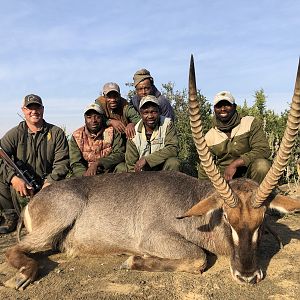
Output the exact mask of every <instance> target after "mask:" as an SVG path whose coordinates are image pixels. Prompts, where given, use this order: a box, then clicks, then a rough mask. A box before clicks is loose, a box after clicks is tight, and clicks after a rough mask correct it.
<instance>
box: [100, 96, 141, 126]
mask: <svg viewBox="0 0 300 300" xmlns="http://www.w3.org/2000/svg"><path fill="white" fill-rule="evenodd" d="M95 102H96V103H97V104H99V105H100V106H101V107H102V108H103V110H104V112H105V117H106V118H107V120H106V122H108V121H109V119H116V120H120V121H122V122H123V124H124V125H125V126H127V125H128V124H129V123H133V124H137V123H138V121H139V120H140V119H141V117H140V115H139V113H138V112H137V111H136V110H135V108H134V107H133V106H132V105H129V103H128V102H127V100H125V99H124V98H122V97H121V98H120V99H119V105H118V108H117V109H116V111H112V110H111V109H110V108H109V106H108V103H107V101H106V98H105V97H104V96H100V97H98V98H97V99H96V100H95ZM107 125H108V124H107Z"/></svg>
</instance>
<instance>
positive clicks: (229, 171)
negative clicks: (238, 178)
mask: <svg viewBox="0 0 300 300" xmlns="http://www.w3.org/2000/svg"><path fill="white" fill-rule="evenodd" d="M244 165H245V163H244V161H243V160H242V159H241V158H238V159H236V160H234V161H233V162H232V163H231V164H230V165H229V166H227V167H226V168H225V171H224V178H225V180H226V181H230V180H232V178H233V176H234V174H235V173H236V170H237V168H238V167H242V166H244Z"/></svg>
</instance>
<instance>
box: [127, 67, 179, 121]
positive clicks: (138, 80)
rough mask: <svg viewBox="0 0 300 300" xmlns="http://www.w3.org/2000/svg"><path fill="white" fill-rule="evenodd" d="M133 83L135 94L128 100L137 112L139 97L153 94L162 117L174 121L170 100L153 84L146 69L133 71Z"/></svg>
mask: <svg viewBox="0 0 300 300" xmlns="http://www.w3.org/2000/svg"><path fill="white" fill-rule="evenodd" d="M133 84H134V87H135V91H136V95H134V96H133V98H132V99H131V101H130V104H131V105H132V106H133V107H134V108H135V110H136V111H137V112H139V103H140V101H141V99H142V98H143V97H145V96H148V95H153V96H155V97H156V98H157V99H158V102H159V107H160V113H161V115H162V116H164V117H168V118H170V119H172V121H174V117H175V115H174V110H173V108H172V106H171V103H170V101H169V100H168V99H167V98H166V97H165V96H163V95H162V94H161V93H160V92H159V90H158V89H157V88H156V86H155V85H154V80H153V77H152V76H151V74H150V72H149V71H148V70H146V69H141V70H138V71H136V72H135V74H134V76H133Z"/></svg>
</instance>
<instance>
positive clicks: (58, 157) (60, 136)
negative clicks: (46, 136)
mask: <svg viewBox="0 0 300 300" xmlns="http://www.w3.org/2000/svg"><path fill="white" fill-rule="evenodd" d="M55 127H56V126H55ZM56 129H57V131H54V130H51V131H49V132H50V133H51V134H52V136H54V137H53V138H54V159H53V163H52V172H51V173H50V174H48V175H47V177H46V181H47V182H48V183H53V181H58V180H61V179H64V178H65V177H66V175H67V174H68V172H69V166H70V160H69V146H68V140H67V138H66V135H65V133H64V131H63V130H62V129H61V128H58V127H56Z"/></svg>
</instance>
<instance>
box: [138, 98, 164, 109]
mask: <svg viewBox="0 0 300 300" xmlns="http://www.w3.org/2000/svg"><path fill="white" fill-rule="evenodd" d="M147 102H152V103H155V104H156V105H158V106H159V101H158V99H157V98H156V97H155V96H152V95H148V96H145V97H143V98H142V99H141V101H140V106H139V109H141V107H142V106H143V105H144V104H145V103H147Z"/></svg>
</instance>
